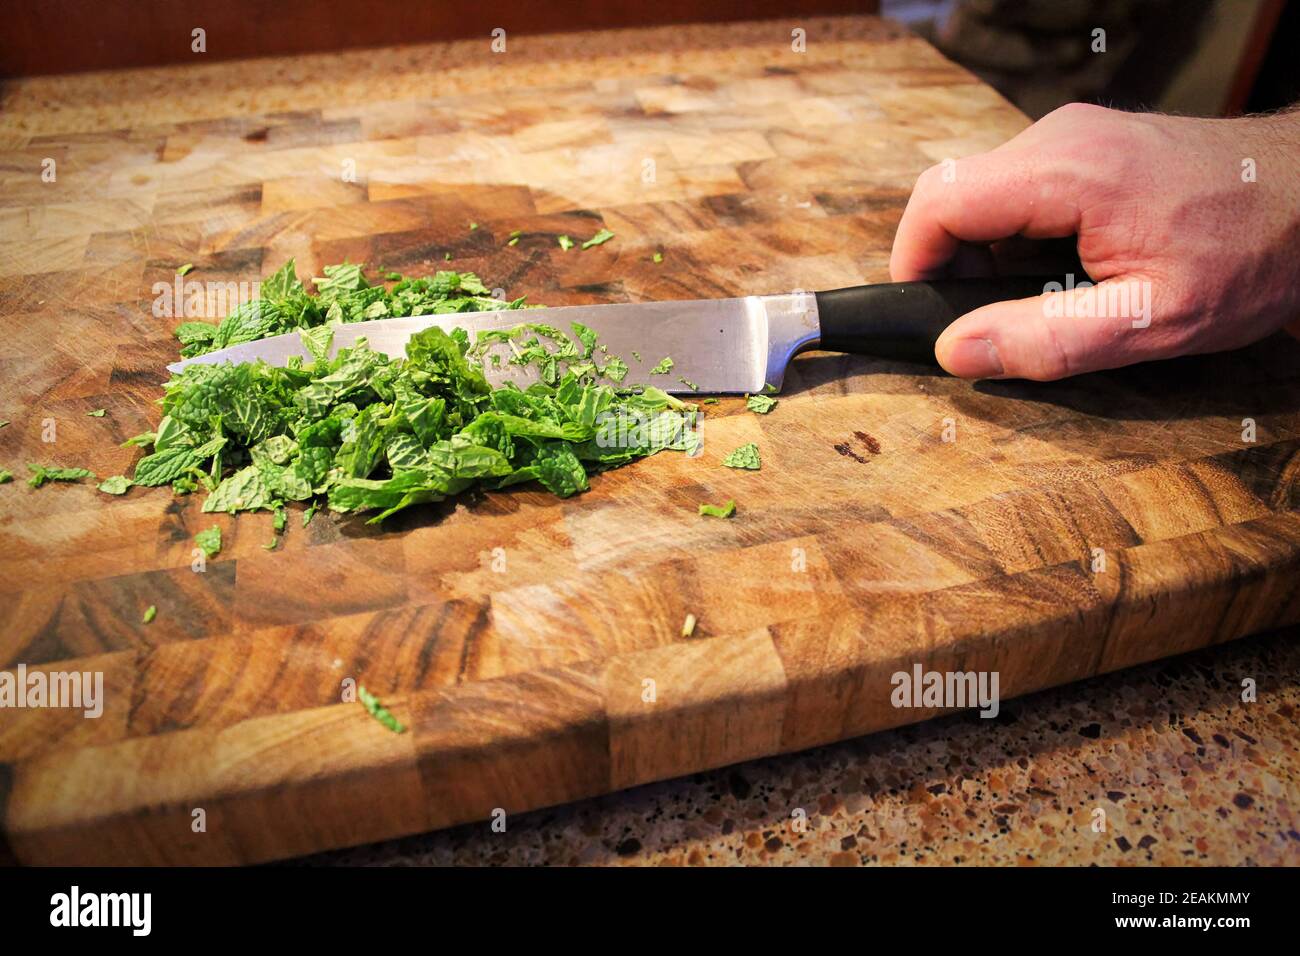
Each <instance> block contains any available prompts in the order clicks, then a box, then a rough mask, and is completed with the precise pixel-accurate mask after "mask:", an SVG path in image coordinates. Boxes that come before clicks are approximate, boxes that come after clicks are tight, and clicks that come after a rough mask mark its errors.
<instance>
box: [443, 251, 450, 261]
mask: <svg viewBox="0 0 1300 956" xmlns="http://www.w3.org/2000/svg"><path fill="white" fill-rule="evenodd" d="M442 258H443V260H444V261H446V262H451V253H450V252H444V253H443V254H442Z"/></svg>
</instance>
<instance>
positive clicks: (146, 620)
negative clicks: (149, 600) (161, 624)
mask: <svg viewBox="0 0 1300 956" xmlns="http://www.w3.org/2000/svg"><path fill="white" fill-rule="evenodd" d="M157 616H158V605H156V604H150V605H149V606H148V607H147V608H145V609H144V616H143V617H142V618H140V622H141V623H142V624H152V623H153V619H154V618H156V617H157Z"/></svg>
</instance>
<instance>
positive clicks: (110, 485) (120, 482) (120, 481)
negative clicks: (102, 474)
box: [99, 475, 135, 495]
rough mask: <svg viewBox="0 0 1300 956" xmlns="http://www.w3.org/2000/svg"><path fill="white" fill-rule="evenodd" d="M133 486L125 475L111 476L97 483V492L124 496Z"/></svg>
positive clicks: (132, 482)
mask: <svg viewBox="0 0 1300 956" xmlns="http://www.w3.org/2000/svg"><path fill="white" fill-rule="evenodd" d="M133 484H135V482H134V481H132V480H131V479H130V478H128V477H126V475H112V476H111V477H108V478H105V479H104V480H103V481H101V482H100V483H99V490H100V491H102V492H104V494H106V495H124V494H126V490H127V489H128V488H130V487H131V486H132V485H133Z"/></svg>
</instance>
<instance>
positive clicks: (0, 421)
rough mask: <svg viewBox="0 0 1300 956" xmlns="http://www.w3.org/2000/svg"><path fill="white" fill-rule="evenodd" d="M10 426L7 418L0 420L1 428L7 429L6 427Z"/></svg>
mask: <svg viewBox="0 0 1300 956" xmlns="http://www.w3.org/2000/svg"><path fill="white" fill-rule="evenodd" d="M8 424H9V419H7V418H0V428H4V427H5V426H6V425H8Z"/></svg>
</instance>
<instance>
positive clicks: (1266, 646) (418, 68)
mask: <svg viewBox="0 0 1300 956" xmlns="http://www.w3.org/2000/svg"><path fill="white" fill-rule="evenodd" d="M819 28H820V29H824V30H827V31H840V32H846V31H847V32H850V33H851V32H853V31H859V32H860V31H863V30H867V31H872V30H874V31H882V30H883V31H889V30H892V29H894V28H892V27H889V26H887V25H881V24H880V23H878V22H874V21H873V22H869V23H864V22H863V21H852V20H833V21H819ZM706 32H707V33H708V34H709V39H708V45H709V46H710V47H711V48H713V49H716V48H717V46H718V44H719V43H725V42H728V40H729V39H730V40H735V41H736V42H743V41H744V39H745V37H744V35H743V25H741V26H740V27H731V26H727V27H713V28H707V29H706ZM690 36H691V33H690V31H683V30H674V29H671V28H668V29H662V30H654V31H641V32H638V35H637V47H636V52H635V53H631V54H629V53H628V52H627V51H626V37H625V35H624V34H621V33H619V32H611V33H608V34H588V35H586V38H585V40H584V41H583V42H584V43H587V44H589V45H590V46H591V49H592V51H593V52H592V62H593V64H596V65H595V66H593V69H598V66H599V64H598V62H597V61H598V60H599V56H600V54H599V51H600V50H601V49H602V48H603V49H604V50H605V51H606V52H605V55H608V56H617V57H619V58H621V60H623V61H624V62H627V61H630V60H637V61H638V62H640V61H644V62H643V63H642V65H643V66H644V68H645V69H647V70H651V69H653V70H670V69H673V68H675V67H676V66H677V65H680V62H681V61H682V60H683V59H688V58H689V57H690V55H691V52H690V47H691V42H689V38H690ZM563 44H564V41H561V40H557V39H554V38H545V37H542V38H530V39H529V40H528V42H526V43H521V44H520V45H519V55H518V57H514V56H512V57H511V61H510V63H508V64H501V65H500V66H499V67H494V68H492V69H487V68H484V67H482V66H481V65H478V66H476V65H474V64H479V63H481V61H482V58H481V57H480V56H476V55H472V54H471V50H476V49H477V48H473V47H471V45H470V44H468V43H465V44H444V45H440V46H437V47H407V48H402V49H394V50H381V51H359V52H354V53H347V54H340V55H338V56H337V57H335V58H332V59H331V60H330V61H329V62H330V64H331V67H332V72H331V74H330V75H329V76H326V77H321V76H320V72H319V68H320V64H321V62H323V61H321V59H320V58H316V57H302V58H297V59H293V60H265V61H255V62H251V63H243V64H235V65H232V64H212V65H202V66H193V67H172V68H166V69H156V70H138V71H127V72H121V73H113V74H88V75H84V76H78V77H55V78H37V79H28V80H18V81H10V82H7V83H5V84H4V85H3V87H2V88H0V102H3V112H0V143H6V144H10V145H12V144H21V143H24V142H26V141H27V140H28V139H29V138H31V137H35V136H40V135H46V134H54V133H67V132H74V131H90V130H103V129H119V128H129V127H134V126H137V125H139V124H141V123H145V122H149V121H152V122H158V123H162V122H175V121H181V120H185V119H198V118H205V117H220V116H228V115H232V114H237V113H239V112H244V111H246V112H274V111H277V110H288V109H312V108H322V107H325V106H327V105H328V104H329V103H331V102H335V101H337V100H338V99H340V98H346V97H347V96H349V95H351V94H352V93H354V92H356V90H362V89H364V91H365V95H367V96H370V97H375V96H383V97H391V98H394V99H396V98H401V97H403V96H407V95H411V94H412V91H414V90H418V89H427V88H428V84H429V83H430V82H431V77H436V80H437V83H438V84H439V86H438V88H439V89H440V90H442V91H443V92H444V93H450V92H454V91H456V90H458V89H478V90H482V89H485V88H492V87H493V85H494V84H496V85H497V86H499V87H500V88H506V87H508V86H510V85H512V84H518V83H523V82H527V81H528V80H529V79H530V78H533V79H537V80H539V81H541V80H544V79H545V78H546V76H547V74H546V70H547V69H548V64H554V65H555V68H557V69H558V68H560V64H563V63H567V62H568V61H569V59H570V58H571V57H572V50H571V49H569V48H567V47H565V46H564V45H563ZM340 64H342V68H339V65H340ZM307 74H312V76H313V82H312V83H311V84H310V85H304V84H303V83H302V82H301V81H302V79H303V77H304V76H305V75H307ZM377 83H378V84H379V85H378V86H377V85H376V84H377ZM1297 637H1300V630H1297V629H1292V630H1289V631H1287V632H1282V633H1276V634H1272V635H1267V636H1263V637H1255V638H1249V639H1245V640H1242V641H1238V642H1236V643H1233V644H1230V645H1226V646H1222V647H1219V648H1213V649H1210V650H1207V651H1203V652H1199V653H1197V654H1193V655H1190V656H1187V657H1182V658H1176V659H1172V660H1168V661H1163V662H1159V663H1155V664H1151V665H1147V666H1145V667H1141V668H1137V669H1134V670H1130V671H1126V672H1123V673H1119V674H1113V675H1109V676H1106V677H1100V678H1095V679H1093V680H1090V681H1086V682H1083V683H1080V684H1075V685H1072V686H1069V687H1064V688H1058V689H1055V690H1051V691H1046V692H1042V693H1039V694H1035V695H1032V696H1029V697H1026V698H1022V699H1019V700H1015V701H1011V702H1007V703H1004V705H1003V707H1002V710H1001V714H1000V715H999V717H997V718H996V719H993V720H983V719H980V718H978V717H976V716H974V715H958V716H955V717H950V718H945V719H941V720H935V721H930V722H928V723H924V724H920V725H917V726H913V727H907V728H902V729H899V730H894V731H888V732H884V733H878V734H874V735H871V736H868V737H863V738H859V739H856V740H850V741H846V742H843V743H839V744H834V745H831V746H826V747H821V748H818V749H815V750H811V751H806V752H803V753H799V754H794V755H787V756H781V757H774V758H769V759H765V760H760V761H755V762H751V763H747V764H743V765H740V766H736V767H731V768H724V769H721V770H717V771H713V772H710V773H704V774H697V775H694V776H691V777H688V778H683V779H679V780H673V781H668V782H664V783H659V784H653V785H650V786H645V787H640V788H637V789H634V790H630V791H625V792H622V793H617V794H612V795H610V796H606V797H601V798H597V799H593V800H589V801H585V802H582V803H578V804H574V805H570V806H567V807H561V808H555V809H549V810H541V811H536V812H533V813H529V814H524V815H520V816H517V817H512V818H510V819H509V821H508V826H507V829H506V832H504V833H497V832H494V831H493V830H492V829H491V828H490V827H489V825H488V824H486V823H482V824H472V825H467V826H462V827H458V828H455V829H451V830H446V831H442V832H437V833H430V834H424V835H420V836H414V837H409V838H405V839H402V840H395V841H390V842H386V843H382V844H376V845H373V846H367V847H359V848H354V849H350V850H341V851H337V852H333V853H327V854H320V855H318V856H314V857H311V858H309V859H307V860H304V861H298V862H306V863H310V864H336V865H337V864H389V865H415V864H426V863H432V864H561V865H563V864H623V865H734V864H800V863H802V864H829V865H842V866H855V865H861V864H913V863H919V864H945V863H968V864H1087V863H1101V864H1138V865H1143V864H1291V865H1296V864H1300V810H1297V807H1300V748H1298V747H1297V719H1296V718H1297V713H1298V712H1300V643H1298V642H1297ZM1247 678H1249V679H1251V680H1253V681H1254V682H1255V683H1256V685H1257V695H1258V697H1257V700H1256V701H1253V702H1246V701H1243V700H1242V682H1243V680H1245V679H1247ZM1103 821H1104V829H1103V828H1102V827H1101V823H1102V822H1103Z"/></svg>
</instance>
